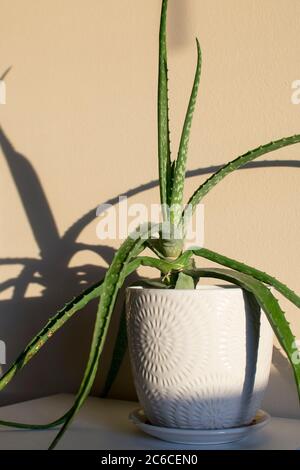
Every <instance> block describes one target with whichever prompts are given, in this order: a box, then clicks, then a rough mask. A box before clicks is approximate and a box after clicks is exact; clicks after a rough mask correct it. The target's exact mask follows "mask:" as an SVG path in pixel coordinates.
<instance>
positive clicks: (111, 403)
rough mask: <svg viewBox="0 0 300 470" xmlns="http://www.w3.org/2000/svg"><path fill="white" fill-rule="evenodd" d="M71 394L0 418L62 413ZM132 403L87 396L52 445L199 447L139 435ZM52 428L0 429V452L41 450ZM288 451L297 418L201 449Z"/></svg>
mask: <svg viewBox="0 0 300 470" xmlns="http://www.w3.org/2000/svg"><path fill="white" fill-rule="evenodd" d="M73 399H74V397H73V395H54V396H50V397H46V398H39V399H37V400H32V401H27V402H23V403H18V404H15V405H10V406H6V407H2V408H0V419H2V420H10V421H21V422H27V423H32V422H34V423H45V422H49V421H52V420H54V419H56V418H58V417H59V416H60V415H62V414H63V413H64V412H65V411H66V410H67V409H68V408H69V407H70V405H71V404H72V402H73ZM137 406H138V404H137V403H134V402H129V401H120V400H108V399H105V400H104V399H100V398H94V397H91V398H89V399H88V400H87V401H86V403H85V405H84V407H83V408H82V410H81V411H80V413H79V414H78V416H77V417H76V419H75V420H74V421H73V423H72V425H71V427H70V430H69V431H68V432H67V433H66V434H65V436H64V437H63V439H62V441H61V442H60V444H59V445H58V447H57V448H58V449H78V450H81V449H82V450H87V449H93V450H117V449H120V450H131V449H133V450H138V449H142V450H151V449H153V450H167V449H173V450H193V449H202V447H199V446H197V447H196V446H183V445H176V444H171V443H167V442H163V441H159V440H157V439H154V438H151V437H150V436H147V435H145V434H142V433H141V432H140V431H139V430H137V429H136V427H135V426H134V425H133V424H132V423H131V422H130V421H129V420H128V414H129V412H130V411H131V410H133V409H134V408H136V407H137ZM56 432H57V430H51V431H48V430H47V431H27V430H26V431H23V430H19V429H18V430H16V429H13V428H4V427H1V428H0V450H17V449H18V450H23V449H34V450H39V449H47V447H48V445H49V443H50V442H51V440H52V438H53V437H54V436H55V434H56ZM204 448H205V449H290V450H295V449H299V448H300V420H296V419H285V418H272V419H271V421H270V423H268V424H267V425H266V427H265V428H263V429H262V430H259V431H257V432H256V433H254V434H253V435H252V436H250V437H248V438H245V439H243V440H241V441H238V442H236V443H233V444H227V445H219V446H206V447H203V449H204Z"/></svg>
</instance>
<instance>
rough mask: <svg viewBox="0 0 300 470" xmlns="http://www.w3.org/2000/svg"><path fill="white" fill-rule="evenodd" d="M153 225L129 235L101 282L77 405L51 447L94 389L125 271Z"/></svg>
mask: <svg viewBox="0 0 300 470" xmlns="http://www.w3.org/2000/svg"><path fill="white" fill-rule="evenodd" d="M153 227H154V225H153V224H147V226H146V228H144V229H140V230H139V231H137V232H136V234H135V235H130V236H129V237H128V238H127V239H126V240H125V241H124V243H123V244H122V245H121V247H120V248H119V250H118V251H117V253H116V254H115V257H114V259H113V261H112V263H111V265H110V267H109V269H108V270H107V273H106V275H105V278H104V282H103V285H102V292H101V299H100V302H99V306H98V310H97V316H96V322H95V327H94V334H93V339H92V344H91V348H90V354H89V359H88V362H87V366H86V369H85V373H84V377H83V380H82V382H81V385H80V388H79V391H78V393H77V395H76V398H75V402H74V405H73V406H72V408H71V409H70V411H69V412H68V416H67V418H66V420H65V422H64V424H63V426H62V428H61V429H60V431H59V433H58V434H57V436H56V437H55V439H54V440H53V442H52V444H51V445H50V449H54V447H55V446H56V445H57V443H58V442H59V440H60V439H61V437H62V436H63V434H64V433H65V431H66V430H67V428H68V426H69V424H70V422H71V421H72V419H73V417H74V415H75V414H76V413H77V411H78V410H79V409H80V408H81V406H82V405H83V403H84V401H85V400H86V398H87V396H88V394H89V392H90V390H91V388H92V385H93V383H94V380H95V377H96V373H97V370H98V362H99V358H100V355H101V352H102V350H103V347H104V343H105V339H106V336H107V331H108V327H109V323H110V319H111V315H112V313H113V309H114V306H115V301H116V297H117V294H118V292H119V289H120V287H121V286H122V283H123V281H124V278H125V275H124V272H125V271H126V268H128V263H129V262H130V261H131V259H132V257H134V256H136V253H139V252H140V250H141V249H142V248H143V247H144V246H145V242H146V240H147V237H148V238H149V237H150V236H151V234H152V233H153ZM128 272H129V271H128Z"/></svg>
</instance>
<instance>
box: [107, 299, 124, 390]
mask: <svg viewBox="0 0 300 470" xmlns="http://www.w3.org/2000/svg"><path fill="white" fill-rule="evenodd" d="M125 307H126V304H125V302H124V303H123V308H122V312H121V317H120V323H119V328H118V332H117V337H116V341H115V346H114V350H113V355H112V359H111V364H110V368H109V371H108V374H107V377H106V381H105V384H104V388H103V393H102V397H106V396H107V395H108V393H109V391H110V389H111V386H112V384H113V383H114V381H115V379H116V377H117V375H118V372H119V370H120V367H121V364H122V362H123V359H124V356H125V352H126V350H127V330H126V308H125Z"/></svg>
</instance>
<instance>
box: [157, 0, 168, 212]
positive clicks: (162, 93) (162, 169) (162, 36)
mask: <svg viewBox="0 0 300 470" xmlns="http://www.w3.org/2000/svg"><path fill="white" fill-rule="evenodd" d="M167 9H168V0H163V2H162V9H161V20H160V31H159V72H158V109H157V112H158V163H159V165H158V166H159V187H160V200H161V204H162V205H163V209H164V218H165V219H166V217H167V214H166V212H165V206H166V204H167V200H168V186H169V184H170V183H169V180H170V171H171V152H170V130H169V105H168V64H167V38H166V36H167V35H166V29H167ZM165 219H164V220H165Z"/></svg>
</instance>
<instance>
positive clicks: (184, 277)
mask: <svg viewBox="0 0 300 470" xmlns="http://www.w3.org/2000/svg"><path fill="white" fill-rule="evenodd" d="M175 289H192V290H193V289H195V281H194V279H193V277H192V276H189V275H188V274H185V273H182V272H181V273H179V274H178V277H177V281H176V284H175Z"/></svg>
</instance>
